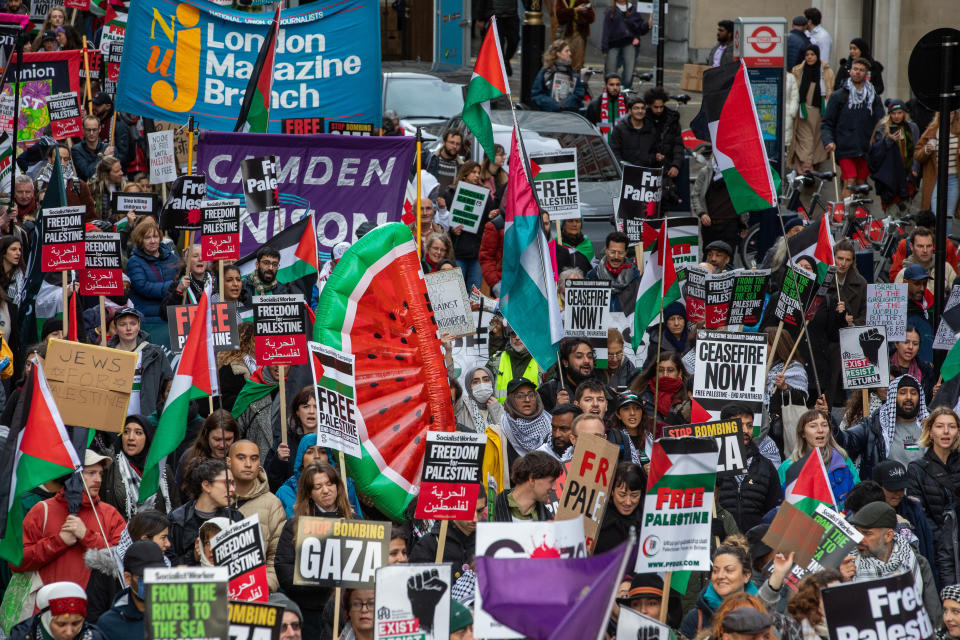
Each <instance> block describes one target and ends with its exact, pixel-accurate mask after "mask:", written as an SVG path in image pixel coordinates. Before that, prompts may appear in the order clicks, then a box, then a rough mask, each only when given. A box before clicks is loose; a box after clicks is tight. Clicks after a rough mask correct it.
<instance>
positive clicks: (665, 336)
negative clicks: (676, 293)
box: [607, 300, 696, 367]
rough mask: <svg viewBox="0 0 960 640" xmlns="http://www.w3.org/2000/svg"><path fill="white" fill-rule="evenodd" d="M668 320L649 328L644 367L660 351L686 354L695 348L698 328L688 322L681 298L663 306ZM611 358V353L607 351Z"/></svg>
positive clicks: (664, 314)
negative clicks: (695, 335)
mask: <svg viewBox="0 0 960 640" xmlns="http://www.w3.org/2000/svg"><path fill="white" fill-rule="evenodd" d="M663 317H664V318H666V320H665V321H664V322H663V323H658V324H656V325H654V326H652V327H650V328H649V329H647V340H648V341H649V345H648V346H647V359H646V362H644V363H643V366H644V367H649V366H650V363H651V362H653V361H654V360H655V359H656V358H657V354H658V353H667V352H676V353H678V354H680V356H684V355H686V353H687V352H688V351H690V350H691V349H692V348H693V343H694V340H693V338H694V334H695V331H696V328H695V327H694V325H693V324H692V323H688V322H687V310H686V307H684V304H683V302H682V301H681V300H675V301H674V302H671V303H670V304H668V305H667V306H665V307H664V308H663ZM607 358H608V360H609V358H610V354H609V351H608V352H607Z"/></svg>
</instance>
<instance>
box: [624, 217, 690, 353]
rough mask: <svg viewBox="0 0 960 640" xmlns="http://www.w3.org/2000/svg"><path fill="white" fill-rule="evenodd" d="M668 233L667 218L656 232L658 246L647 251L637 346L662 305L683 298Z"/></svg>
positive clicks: (635, 331)
mask: <svg viewBox="0 0 960 640" xmlns="http://www.w3.org/2000/svg"><path fill="white" fill-rule="evenodd" d="M668 236H669V231H668V229H667V223H666V221H664V222H662V223H661V224H660V231H659V232H658V233H657V248H656V250H655V251H652V252H650V253H645V254H644V255H645V260H644V265H643V276H642V277H641V278H640V285H639V288H638V289H637V301H636V303H635V304H634V308H633V332H632V335H631V337H630V343H631V344H632V345H633V348H634V350H636V349H637V347H638V346H640V341H641V340H642V339H643V336H644V334H645V333H646V331H647V329H648V328H649V327H650V325H651V324H652V323H653V321H654V320H656V319H657V318H658V317H659V316H660V311H661V310H662V309H663V307H666V306H667V305H669V304H670V303H671V302H674V301H675V300H679V299H680V281H679V280H678V279H677V270H676V268H675V267H674V264H673V253H672V251H671V248H670V239H669V237H668Z"/></svg>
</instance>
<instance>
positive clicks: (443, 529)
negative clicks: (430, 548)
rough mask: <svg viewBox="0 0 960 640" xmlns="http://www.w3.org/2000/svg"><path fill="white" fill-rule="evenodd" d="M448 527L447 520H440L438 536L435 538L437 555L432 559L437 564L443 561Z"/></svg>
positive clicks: (448, 522)
mask: <svg viewBox="0 0 960 640" xmlns="http://www.w3.org/2000/svg"><path fill="white" fill-rule="evenodd" d="M449 528H450V521H449V520H441V521H440V534H439V535H440V537H439V538H437V555H436V557H435V558H434V559H433V561H434V562H435V563H437V564H440V563H441V562H443V550H444V548H445V547H446V546H447V529H449Z"/></svg>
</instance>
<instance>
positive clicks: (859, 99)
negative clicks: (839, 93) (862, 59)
mask: <svg viewBox="0 0 960 640" xmlns="http://www.w3.org/2000/svg"><path fill="white" fill-rule="evenodd" d="M843 88H844V89H846V90H847V109H859V108H861V107H866V108H867V109H869V108H870V106H871V105H872V104H873V99H874V98H875V97H876V95H877V91H876V89H874V88H873V83H872V82H870V81H869V80H868V81H866V82H864V83H863V86H862V87H860V88H859V89H857V88H856V87H855V86H853V82H851V81H850V78H847V79H846V80H845V81H844V83H843Z"/></svg>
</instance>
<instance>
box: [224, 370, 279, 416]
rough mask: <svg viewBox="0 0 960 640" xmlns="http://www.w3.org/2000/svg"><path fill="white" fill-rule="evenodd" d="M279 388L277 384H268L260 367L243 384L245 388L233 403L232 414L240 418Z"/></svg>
mask: <svg viewBox="0 0 960 640" xmlns="http://www.w3.org/2000/svg"><path fill="white" fill-rule="evenodd" d="M278 388H279V387H278V386H277V383H276V382H267V380H266V378H264V377H263V367H258V368H257V370H256V371H254V372H253V373H252V374H250V378H249V379H248V380H247V381H246V382H244V383H243V388H241V389H240V393H239V394H237V399H236V401H235V402H234V403H233V411H231V412H230V413H231V414H232V415H233V417H234V418H239V417H240V416H242V415H243V412H244V411H246V410H247V409H249V408H250V405H251V404H253V403H254V402H256V401H257V400H259V399H260V398H262V397H264V396H265V395H267V394H268V393H273V391H275V390H276V389H278Z"/></svg>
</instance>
